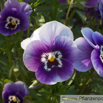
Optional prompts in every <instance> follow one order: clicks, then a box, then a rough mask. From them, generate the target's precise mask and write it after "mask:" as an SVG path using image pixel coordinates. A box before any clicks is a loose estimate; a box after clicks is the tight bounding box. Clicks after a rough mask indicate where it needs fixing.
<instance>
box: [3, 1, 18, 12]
mask: <svg viewBox="0 0 103 103" xmlns="http://www.w3.org/2000/svg"><path fill="white" fill-rule="evenodd" d="M4 7H5V8H15V9H16V10H17V11H18V12H20V3H19V2H18V0H7V1H6V2H5V4H4Z"/></svg>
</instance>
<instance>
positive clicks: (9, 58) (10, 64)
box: [5, 36, 12, 68]
mask: <svg viewBox="0 0 103 103" xmlns="http://www.w3.org/2000/svg"><path fill="white" fill-rule="evenodd" d="M5 39H6V46H7V50H8V53H7V56H8V60H9V67H10V68H11V67H12V55H11V51H10V48H9V41H8V38H7V37H6V36H5Z"/></svg>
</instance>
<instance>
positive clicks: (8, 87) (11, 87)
mask: <svg viewBox="0 0 103 103" xmlns="http://www.w3.org/2000/svg"><path fill="white" fill-rule="evenodd" d="M3 90H11V91H12V92H14V93H15V92H18V91H19V89H18V87H17V86H16V84H14V83H12V82H9V83H6V84H5V85H4V88H3Z"/></svg>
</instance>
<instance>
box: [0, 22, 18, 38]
mask: <svg viewBox="0 0 103 103" xmlns="http://www.w3.org/2000/svg"><path fill="white" fill-rule="evenodd" d="M6 23H7V22H1V23H0V33H1V34H3V35H5V36H8V35H12V34H14V33H16V32H17V31H19V30H20V26H19V25H18V26H17V27H16V29H14V30H11V29H7V28H6V27H5V25H6Z"/></svg>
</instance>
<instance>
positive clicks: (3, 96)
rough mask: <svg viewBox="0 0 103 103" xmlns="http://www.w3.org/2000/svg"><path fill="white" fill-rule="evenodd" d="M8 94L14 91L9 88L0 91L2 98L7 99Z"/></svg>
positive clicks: (12, 93)
mask: <svg viewBox="0 0 103 103" xmlns="http://www.w3.org/2000/svg"><path fill="white" fill-rule="evenodd" d="M10 95H15V93H14V92H13V91H11V90H4V91H3V92H2V98H3V99H4V100H7V99H8V97H9V96H10Z"/></svg>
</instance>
